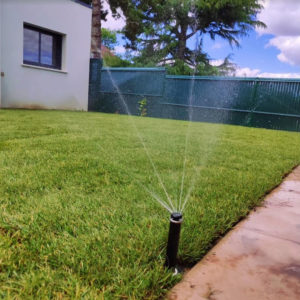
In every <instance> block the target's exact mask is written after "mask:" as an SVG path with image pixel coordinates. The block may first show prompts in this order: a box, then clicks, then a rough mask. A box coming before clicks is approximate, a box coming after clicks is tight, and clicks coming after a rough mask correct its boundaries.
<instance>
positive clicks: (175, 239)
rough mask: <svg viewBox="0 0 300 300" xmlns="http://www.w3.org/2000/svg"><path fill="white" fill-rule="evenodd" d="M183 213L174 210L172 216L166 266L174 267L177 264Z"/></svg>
mask: <svg viewBox="0 0 300 300" xmlns="http://www.w3.org/2000/svg"><path fill="white" fill-rule="evenodd" d="M182 220H183V219H182V214H181V213H179V212H174V213H172V214H171V218H170V229H169V237H168V246H167V257H166V262H165V266H166V267H167V268H169V269H171V268H174V267H175V266H176V264H177V252H178V246H179V237H180V228H181V223H182Z"/></svg>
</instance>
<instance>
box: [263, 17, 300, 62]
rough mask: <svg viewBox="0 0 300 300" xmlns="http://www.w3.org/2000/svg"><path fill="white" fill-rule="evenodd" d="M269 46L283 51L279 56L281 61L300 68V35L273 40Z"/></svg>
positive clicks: (279, 37)
mask: <svg viewBox="0 0 300 300" xmlns="http://www.w3.org/2000/svg"><path fill="white" fill-rule="evenodd" d="M299 20H300V16H299ZM299 27H300V26H299ZM268 45H270V46H274V47H277V48H278V49H279V50H280V51H281V52H280V54H279V55H278V56H277V58H278V59H279V60H280V61H282V62H286V63H289V64H290V65H298V66H300V35H299V36H297V37H294V36H278V37H275V38H273V39H271V40H270V41H269V44H268Z"/></svg>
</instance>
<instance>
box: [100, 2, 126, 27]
mask: <svg viewBox="0 0 300 300" xmlns="http://www.w3.org/2000/svg"><path fill="white" fill-rule="evenodd" d="M103 8H104V9H105V10H107V11H108V15H107V16H106V21H105V22H104V21H103V22H102V26H103V27H104V28H107V29H110V30H121V29H122V28H123V27H124V26H125V17H124V15H123V13H122V11H121V10H118V13H119V14H120V15H121V17H120V18H118V19H115V18H114V17H113V16H112V12H111V10H110V7H109V5H108V4H107V2H106V1H103Z"/></svg>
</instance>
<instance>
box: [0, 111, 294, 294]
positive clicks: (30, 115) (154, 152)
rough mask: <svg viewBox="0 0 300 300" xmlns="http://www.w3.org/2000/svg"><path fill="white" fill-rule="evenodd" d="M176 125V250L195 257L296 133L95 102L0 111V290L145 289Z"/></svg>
mask: <svg viewBox="0 0 300 300" xmlns="http://www.w3.org/2000/svg"><path fill="white" fill-rule="evenodd" d="M132 122H133V123H134V124H136V128H137V129H138V131H139V133H140V136H141V137H142V139H143V141H144V142H145V145H146V147H147V149H148V151H149V154H150V156H151V158H152V160H153V162H154V164H155V166H156V168H157V171H158V172H159V174H160V175H161V178H162V181H163V182H164V183H165V186H166V189H167V191H168V193H169V194H170V197H171V199H172V201H173V202H174V203H177V202H178V201H179V198H180V197H179V195H180V187H181V176H182V166H183V157H184V153H185V143H186V133H187V132H188V139H187V146H188V147H187V151H186V154H187V155H186V157H187V160H186V175H185V181H184V183H185V184H184V189H183V199H184V197H185V196H186V195H187V194H188V193H189V191H190V193H191V195H190V197H189V200H188V202H187V206H186V209H185V211H184V223H183V225H182V234H181V243H180V250H179V259H180V261H181V263H183V264H185V265H188V264H192V263H195V262H196V261H198V260H199V259H200V258H201V257H203V255H204V254H205V253H206V252H207V251H208V249H210V247H211V246H212V245H213V243H214V242H215V241H216V239H218V238H219V237H221V236H222V235H224V233H225V232H226V231H228V230H229V229H230V228H231V227H232V226H233V225H234V224H235V223H236V222H237V221H238V220H240V219H241V218H242V217H244V216H246V215H247V213H248V212H249V210H250V209H251V208H253V207H255V206H257V205H259V204H260V203H261V197H262V196H263V195H264V194H265V193H266V192H267V191H269V190H270V189H272V188H273V187H274V186H276V185H277V184H278V183H280V181H281V179H282V176H283V175H284V174H286V173H287V172H289V171H291V169H292V168H293V167H294V166H296V165H297V164H299V162H300V136H299V133H295V132H294V133H293V132H283V131H272V130H265V129H254V128H245V127H238V126H228V125H221V124H206V123H191V124H189V123H188V122H183V121H174V120H160V119H151V118H141V117H134V118H132V119H130V118H129V117H128V116H121V115H109V114H100V113H83V112H59V111H22V110H0V183H1V184H0V298H13V299H45V298H54V299H68V298H72V299H79V298H80V299H82V298H84V299H156V298H161V297H163V296H164V295H165V294H166V292H167V291H168V290H169V289H170V288H171V287H172V286H173V285H174V284H175V283H176V282H177V281H178V280H179V279H180V277H176V276H175V277H174V276H172V272H170V271H168V270H166V269H165V268H164V267H163V263H164V259H165V249H166V240H167V234H168V225H169V224H168V223H169V213H168V212H167V211H166V210H165V209H163V208H162V207H161V206H160V205H159V204H158V203H157V202H156V201H155V200H153V198H152V197H151V196H150V194H149V193H148V192H147V191H146V190H145V189H144V187H147V188H148V189H150V190H151V191H154V192H155V193H156V194H158V195H159V197H161V198H162V199H163V200H164V201H166V197H165V196H164V192H163V190H162V188H161V186H160V184H159V181H158V179H157V177H156V176H155V175H154V172H153V168H152V166H151V163H150V162H149V159H148V158H147V155H146V153H145V151H144V147H143V146H142V144H141V142H140V140H139V138H138V136H137V134H136V131H135V129H134V126H132V125H133V123H132Z"/></svg>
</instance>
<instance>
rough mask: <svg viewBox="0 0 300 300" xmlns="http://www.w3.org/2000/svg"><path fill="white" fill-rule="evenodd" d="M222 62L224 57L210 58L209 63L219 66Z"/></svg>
mask: <svg viewBox="0 0 300 300" xmlns="http://www.w3.org/2000/svg"><path fill="white" fill-rule="evenodd" d="M223 62H224V59H214V60H211V61H210V62H209V63H210V64H211V65H212V66H220V65H221V64H222V63H223Z"/></svg>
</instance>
